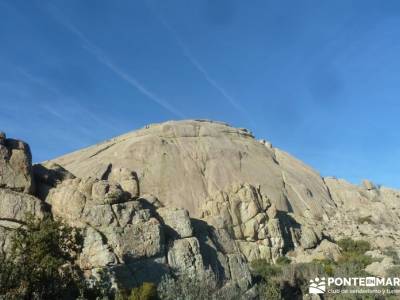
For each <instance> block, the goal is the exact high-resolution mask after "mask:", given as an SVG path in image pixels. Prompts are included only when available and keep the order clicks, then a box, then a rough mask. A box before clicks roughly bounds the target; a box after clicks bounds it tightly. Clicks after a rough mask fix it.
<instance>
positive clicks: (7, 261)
mask: <svg viewBox="0 0 400 300" xmlns="http://www.w3.org/2000/svg"><path fill="white" fill-rule="evenodd" d="M78 237H79V235H78V234H77V232H75V231H74V230H73V229H72V228H70V227H68V226H66V225H64V224H62V223H61V222H58V221H54V220H52V219H51V218H45V219H43V220H36V219H34V218H33V217H32V216H27V221H26V224H25V225H24V226H21V227H19V228H17V229H16V230H15V232H14V234H13V235H12V237H11V244H12V245H11V251H9V255H8V256H6V255H3V256H2V257H1V258H0V259H1V261H2V263H1V266H2V267H1V268H0V295H5V297H6V298H25V299H63V298H66V297H78V295H79V293H82V292H83V290H84V289H85V288H84V286H83V284H82V280H81V272H80V270H79V269H78V268H77V266H76V265H75V264H74V259H75V255H76V254H77V253H78V252H79V251H80V246H79V239H78Z"/></svg>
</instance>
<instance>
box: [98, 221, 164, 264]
mask: <svg viewBox="0 0 400 300" xmlns="http://www.w3.org/2000/svg"><path fill="white" fill-rule="evenodd" d="M101 230H102V233H103V234H104V236H105V237H106V238H107V241H108V244H109V245H110V246H111V248H112V249H114V253H115V254H116V255H117V257H118V258H119V260H120V261H122V262H125V263H130V262H132V261H135V260H137V259H141V258H150V257H154V256H159V255H161V254H162V253H163V251H164V247H165V244H164V234H163V231H162V227H161V224H160V223H159V222H158V220H157V219H155V218H150V219H149V220H142V221H141V222H137V223H134V224H128V225H126V226H125V227H123V228H121V227H111V226H108V227H105V228H102V229H101Z"/></svg>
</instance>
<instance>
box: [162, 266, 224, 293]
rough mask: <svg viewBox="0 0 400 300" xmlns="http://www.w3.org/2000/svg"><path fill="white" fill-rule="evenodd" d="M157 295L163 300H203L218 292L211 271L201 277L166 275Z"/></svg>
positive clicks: (188, 274)
mask: <svg viewBox="0 0 400 300" xmlns="http://www.w3.org/2000/svg"><path fill="white" fill-rule="evenodd" d="M157 291H158V295H159V296H160V298H161V299H165V300H194V299H196V300H203V299H204V300H205V299H210V298H211V297H212V295H214V294H216V293H217V292H218V287H217V280H216V278H215V276H214V274H213V273H212V272H211V271H207V272H205V273H204V274H202V275H197V276H196V275H195V274H190V273H181V274H179V275H178V276H175V277H174V276H172V275H166V276H164V278H163V279H162V281H161V282H160V284H159V285H158V288H157Z"/></svg>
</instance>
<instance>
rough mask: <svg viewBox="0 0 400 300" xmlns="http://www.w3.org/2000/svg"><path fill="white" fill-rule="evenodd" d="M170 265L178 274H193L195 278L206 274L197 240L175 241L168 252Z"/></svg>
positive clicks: (192, 238)
mask: <svg viewBox="0 0 400 300" xmlns="http://www.w3.org/2000/svg"><path fill="white" fill-rule="evenodd" d="M168 264H169V266H170V267H171V268H172V269H174V270H176V271H178V272H182V273H188V274H192V275H193V276H195V275H196V274H199V273H202V272H204V264H203V258H202V256H201V253H200V244H199V241H198V240H197V238H195V237H190V238H184V239H179V240H175V241H174V242H173V244H172V247H171V248H170V249H169V250H168Z"/></svg>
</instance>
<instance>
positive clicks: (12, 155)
mask: <svg viewBox="0 0 400 300" xmlns="http://www.w3.org/2000/svg"><path fill="white" fill-rule="evenodd" d="M31 167H32V155H31V151H30V149H29V146H28V145H27V144H25V143H24V142H21V141H17V140H13V139H7V138H6V135H5V133H3V132H0V188H9V189H12V190H14V191H18V192H24V193H31V192H33V181H32V170H31Z"/></svg>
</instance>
